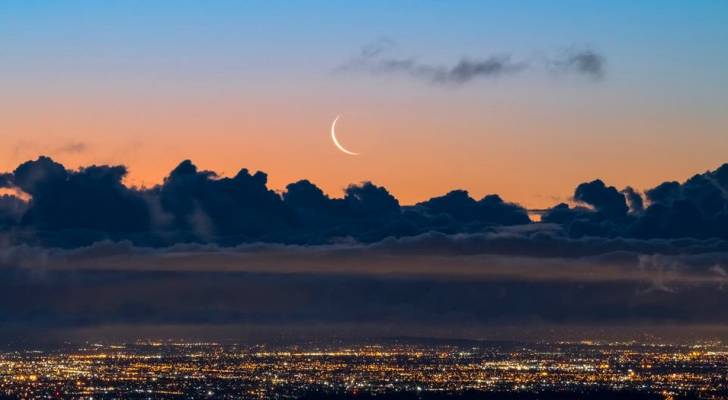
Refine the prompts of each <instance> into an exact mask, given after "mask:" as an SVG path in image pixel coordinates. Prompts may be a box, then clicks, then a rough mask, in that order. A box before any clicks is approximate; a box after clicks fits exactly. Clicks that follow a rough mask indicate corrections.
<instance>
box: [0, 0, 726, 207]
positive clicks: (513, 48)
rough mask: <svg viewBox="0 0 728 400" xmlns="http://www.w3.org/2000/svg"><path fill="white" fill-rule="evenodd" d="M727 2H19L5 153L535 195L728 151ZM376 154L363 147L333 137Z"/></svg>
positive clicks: (330, 184) (132, 175) (693, 163)
mask: <svg viewBox="0 0 728 400" xmlns="http://www.w3.org/2000/svg"><path fill="white" fill-rule="evenodd" d="M726 15H728V5H726V4H724V3H723V2H713V1H695V2H690V4H685V3H684V2H677V1H643V2H637V3H635V2H627V1H612V2H605V3H594V2H589V3H585V2H579V1H563V2H558V3H554V2H548V1H526V2H518V3H514V4H508V3H502V2H480V1H472V2H471V1H464V2H457V3H449V2H414V1H412V2H409V1H405V2H396V3H392V2H367V3H359V4H355V3H348V2H346V3H342V2H325V1H312V2H293V3H291V2H275V1H274V2H233V1H220V2H190V1H174V2H168V1H158V2H153V3H149V2H142V1H120V2H91V1H77V2H52V1H22V2H20V1H18V2H13V1H8V2H3V3H2V4H0V87H1V88H2V91H1V92H0V143H2V146H0V160H1V161H0V167H2V169H5V170H11V169H12V168H14V167H15V166H16V165H17V164H19V163H20V162H23V161H25V160H28V159H32V158H35V157H36V156H37V155H39V154H47V155H51V156H53V157H54V159H57V160H59V161H61V162H63V163H64V164H65V165H67V166H69V167H78V166H81V165H88V164H91V163H104V164H107V163H111V164H119V163H122V164H125V165H127V166H128V167H129V175H128V177H127V181H128V182H129V183H132V184H146V185H153V184H156V183H159V182H161V180H162V178H163V177H164V176H165V175H166V174H167V173H168V172H169V171H170V170H171V169H172V168H173V167H174V166H175V165H177V163H178V162H179V161H180V160H182V159H187V158H189V159H192V160H194V161H195V162H197V163H199V164H200V165H204V166H205V167H206V168H209V169H212V170H215V171H218V172H222V173H226V174H230V175H231V174H234V173H235V172H236V171H237V170H238V168H240V167H241V166H245V167H247V168H250V169H251V170H258V169H259V170H264V171H266V172H267V173H268V176H269V183H270V186H271V187H272V188H276V189H283V188H284V186H285V185H286V184H288V183H290V182H293V181H295V180H298V179H301V178H307V179H310V180H312V181H314V182H316V183H317V184H318V185H319V186H320V187H321V188H323V189H324V190H325V191H326V192H327V193H329V194H331V195H333V196H339V195H341V193H342V189H343V188H344V187H346V185H348V184H349V183H351V182H358V181H362V180H371V181H374V182H375V183H377V184H380V185H384V186H386V187H387V188H388V189H389V190H390V191H391V192H392V193H393V194H394V195H395V196H396V197H397V198H398V199H400V201H401V202H402V203H403V204H414V203H416V202H418V201H422V200H425V199H427V198H429V197H432V196H435V195H441V194H443V193H445V192H446V191H448V190H450V189H452V188H463V189H467V190H469V191H470V192H471V193H472V194H473V195H474V196H476V197H480V196H482V195H484V194H487V193H499V194H501V195H502V196H504V197H505V198H508V199H510V200H512V201H517V202H519V203H521V204H524V205H526V206H528V207H546V206H550V205H552V204H553V203H554V200H555V199H559V200H565V199H566V198H568V196H570V195H571V194H572V189H573V188H574V187H575V186H576V185H577V184H578V183H580V182H583V181H586V180H588V179H592V178H594V177H600V178H602V179H604V180H606V181H608V182H610V183H611V184H614V185H616V186H618V187H623V186H627V185H631V186H633V187H636V188H638V189H645V188H648V187H653V186H655V185H656V184H658V183H660V182H662V181H664V180H667V179H680V180H682V179H685V178H687V177H689V176H690V175H692V174H693V173H695V172H700V171H705V170H707V169H711V168H715V167H716V166H718V165H720V164H721V163H722V162H724V161H725V154H728V141H727V140H725V127H726V126H727V125H728V116H727V114H726V113H725V110H724V109H725V104H727V103H728V94H727V93H728V91H727V90H726V88H727V87H728V81H727V79H728V78H726V75H725V73H724V71H725V70H726V67H728V50H727V49H726V46H725V42H726V40H728V27H726V25H725V23H724V21H725V16H726ZM338 114H342V118H341V120H340V121H339V126H338V129H339V136H340V138H339V139H340V140H341V141H342V142H343V143H344V144H345V145H346V146H348V147H350V148H351V149H353V150H355V151H357V152H360V153H362V155H361V156H359V157H349V156H347V155H345V154H343V153H341V152H338V151H337V150H336V149H335V147H334V146H333V145H332V144H331V143H330V141H329V138H328V129H329V126H330V123H331V121H332V120H333V118H334V117H335V116H336V115H338Z"/></svg>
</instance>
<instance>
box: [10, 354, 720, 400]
mask: <svg viewBox="0 0 728 400" xmlns="http://www.w3.org/2000/svg"><path fill="white" fill-rule="evenodd" d="M3 396H4V397H3ZM0 398H8V399H43V398H45V399H55V398H64V399H122V398H123V399H302V400H319V399H320V400H324V399H326V400H338V399H360V400H366V399H372V400H374V399H394V400H410V399H412V400H441V399H463V400H466V399H467V400H469V399H486V400H487V399H505V400H509V399H513V400H551V399H566V400H569V399H638V400H639V399H728V347H727V346H725V345H723V344H722V343H719V342H713V343H695V344H691V345H667V344H660V343H608V342H578V343H535V344H522V343H502V342H501V343H492V342H457V343H448V342H422V341H419V342H413V341H403V340H389V341H382V342H375V344H372V343H368V344H359V345H344V344H340V343H339V344H334V345H332V344H329V345H320V344H305V345H276V346H272V345H242V344H235V343H209V342H205V343H200V342H184V341H141V342H135V343H113V344H112V343H84V344H82V345H65V346H62V347H54V348H52V349H50V350H49V349H38V348H36V349H33V348H15V349H10V348H8V349H5V350H3V351H0Z"/></svg>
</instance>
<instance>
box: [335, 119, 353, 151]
mask: <svg viewBox="0 0 728 400" xmlns="http://www.w3.org/2000/svg"><path fill="white" fill-rule="evenodd" d="M339 117H341V115H337V116H336V118H334V122H333V123H332V124H331V139H332V140H333V141H334V144H335V145H336V147H338V148H339V150H341V151H343V152H344V153H346V154H348V155H350V156H357V155H359V153H354V152H353V151H349V150H347V149H345V148H344V146H342V145H341V143H339V141H338V140H336V121H338V120H339Z"/></svg>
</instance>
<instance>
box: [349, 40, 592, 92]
mask: <svg viewBox="0 0 728 400" xmlns="http://www.w3.org/2000/svg"><path fill="white" fill-rule="evenodd" d="M395 48H396V43H395V42H394V41H392V40H391V39H380V40H377V41H375V42H373V43H370V44H368V45H366V46H364V47H363V48H362V50H361V51H360V53H359V55H357V56H356V57H354V58H353V59H352V60H350V61H348V62H346V63H344V64H343V65H341V66H339V67H337V68H336V69H335V70H336V71H339V72H341V71H364V72H369V73H372V74H375V75H403V76H409V77H413V78H416V79H420V80H422V81H425V82H429V83H433V84H445V85H462V84H465V83H468V82H471V81H473V80H476V79H478V78H496V77H502V76H510V75H515V74H517V73H520V72H522V71H525V70H529V69H533V68H535V67H537V66H539V64H543V63H539V62H536V61H535V60H531V61H513V60H512V57H511V56H510V55H490V56H485V57H465V58H461V59H460V60H458V61H456V62H454V63H452V64H451V65H437V64H430V63H424V62H421V61H418V60H417V59H415V58H413V57H395V56H391V55H390V53H392V51H393V50H394V49H395ZM545 64H546V66H548V67H550V68H552V69H555V70H557V71H560V72H565V73H576V74H580V75H586V76H589V77H591V78H594V79H600V78H602V77H603V76H604V74H605V64H606V61H605V57H604V56H603V55H601V54H599V53H597V52H596V51H594V50H580V51H570V52H568V53H566V54H565V55H564V56H563V57H561V58H559V59H556V60H551V61H548V62H546V63H545Z"/></svg>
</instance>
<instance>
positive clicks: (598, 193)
mask: <svg viewBox="0 0 728 400" xmlns="http://www.w3.org/2000/svg"><path fill="white" fill-rule="evenodd" d="M574 200H576V201H579V202H582V203H585V204H588V205H590V206H592V207H594V209H595V210H596V211H597V212H599V213H601V214H603V215H604V216H605V217H606V218H622V217H624V216H625V215H626V214H627V210H628V207H627V199H626V198H625V195H624V194H623V193H620V192H619V191H618V190H617V189H616V188H615V187H614V186H606V185H605V184H604V182H602V181H601V180H599V179H597V180H594V181H592V182H588V183H582V184H580V185H579V186H577V187H576V191H575V192H574Z"/></svg>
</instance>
